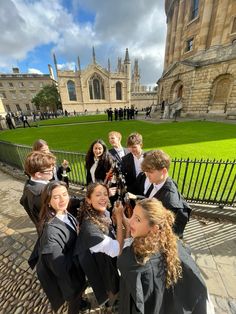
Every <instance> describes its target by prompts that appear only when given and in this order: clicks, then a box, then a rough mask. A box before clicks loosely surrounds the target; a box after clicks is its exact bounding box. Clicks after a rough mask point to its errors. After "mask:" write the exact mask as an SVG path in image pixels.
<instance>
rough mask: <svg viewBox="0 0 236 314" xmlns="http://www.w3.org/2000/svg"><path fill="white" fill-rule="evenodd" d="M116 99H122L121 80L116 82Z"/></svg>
mask: <svg viewBox="0 0 236 314" xmlns="http://www.w3.org/2000/svg"><path fill="white" fill-rule="evenodd" d="M116 99H117V100H122V84H121V82H117V83H116Z"/></svg>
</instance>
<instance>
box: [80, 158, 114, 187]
mask: <svg viewBox="0 0 236 314" xmlns="http://www.w3.org/2000/svg"><path fill="white" fill-rule="evenodd" d="M111 166H112V157H111V156H110V155H109V154H107V158H106V159H105V160H103V159H100V160H99V161H98V165H97V168H96V170H95V173H94V175H95V180H96V181H102V182H103V181H104V180H105V178H106V174H107V172H108V171H109V170H110V169H111ZM91 167H92V165H91ZM91 167H90V168H86V171H87V173H86V184H87V185H89V183H91V182H92V176H91V173H90V169H91Z"/></svg>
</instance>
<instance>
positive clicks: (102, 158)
mask: <svg viewBox="0 0 236 314" xmlns="http://www.w3.org/2000/svg"><path fill="white" fill-rule="evenodd" d="M108 138H109V143H110V144H111V145H112V148H111V149H110V150H108V149H107V146H106V144H105V143H104V141H102V140H100V139H99V140H96V141H94V142H93V143H92V144H91V146H90V148H89V150H88V152H87V154H86V171H87V177H86V178H87V188H86V195H85V198H79V197H70V196H69V193H68V184H66V183H65V182H62V181H59V180H52V179H53V173H54V172H55V168H56V158H55V157H54V155H53V154H51V153H50V151H49V149H48V150H46V151H42V150H41V151H33V152H32V153H31V154H29V155H28V156H27V158H26V161H25V172H26V174H28V176H29V179H28V180H27V182H26V184H25V187H24V192H23V196H22V198H21V204H22V205H23V206H24V208H25V209H26V211H27V213H28V214H29V216H30V218H31V219H32V221H33V222H34V224H35V226H36V229H37V231H38V240H37V243H36V244H35V247H34V250H33V252H32V254H31V257H30V259H29V264H30V266H31V267H32V268H34V267H35V266H36V270H37V275H38V278H39V281H40V283H41V285H42V287H43V289H44V291H45V293H46V295H47V297H48V299H49V301H50V303H51V306H52V309H53V310H54V311H55V312H56V311H57V310H58V309H59V308H60V307H61V306H62V304H64V303H65V301H67V302H68V313H69V314H74V313H80V311H81V310H83V309H85V308H89V302H88V301H87V300H86V299H84V291H85V289H86V287H87V285H88V284H89V285H90V286H91V287H92V289H93V292H94V295H95V297H96V300H97V302H98V304H99V306H104V307H105V308H106V307H111V306H112V308H113V309H114V310H115V309H117V308H118V312H119V313H120V314H133V313H137V314H138V313H143V314H144V313H148V314H152V313H153V314H154V313H155V314H156V313H160V314H164V313H168V314H169V313H177V314H178V313H181V314H182V313H193V314H205V313H206V314H212V313H214V308H213V306H212V303H211V302H210V299H209V296H208V293H207V288H206V285H205V283H204V281H203V279H202V277H201V275H200V272H199V270H198V268H197V266H196V264H195V262H194V261H193V259H192V257H191V255H190V254H189V253H188V251H187V250H186V249H185V247H184V245H183V243H182V240H181V239H180V238H181V237H182V236H183V232H184V228H185V225H186V223H187V221H188V219H189V215H190V211H191V209H190V207H189V206H188V204H187V202H186V201H185V200H184V199H183V197H182V196H181V194H180V193H179V192H178V189H177V186H176V184H175V183H174V181H173V180H172V179H171V178H170V177H169V176H168V169H169V166H170V158H169V156H168V155H167V154H165V153H164V152H163V151H161V150H155V151H150V152H147V153H144V152H143V150H142V145H143V143H142V136H141V134H139V133H132V134H130V135H129V137H128V139H127V147H128V149H126V148H123V147H122V146H121V134H120V133H119V132H110V133H109V135H108ZM114 161H116V163H118V164H119V167H120V169H121V172H122V173H123V175H124V177H125V179H126V184H127V191H128V192H131V193H134V194H139V195H141V196H142V197H143V199H142V200H140V201H137V202H136V204H135V206H134V208H133V214H132V217H131V218H129V219H128V218H127V217H126V215H125V213H124V206H123V204H122V202H121V201H120V200H117V201H116V202H114V203H113V206H112V208H109V207H111V202H110V198H111V196H114V195H115V194H116V189H115V187H113V188H110V187H109V186H108V184H106V183H107V182H106V181H107V180H106V179H107V173H108V172H109V171H110V169H112V165H113V163H114ZM67 166H68V165H67ZM54 179H55V178H54ZM51 180H52V181H51ZM35 185H38V188H32V187H35ZM29 187H30V188H29ZM108 208H109V211H108Z"/></svg>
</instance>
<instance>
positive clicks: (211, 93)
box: [158, 0, 236, 119]
mask: <svg viewBox="0 0 236 314" xmlns="http://www.w3.org/2000/svg"><path fill="white" fill-rule="evenodd" d="M165 12H166V16H167V36H166V47H165V62H164V71H163V75H162V77H161V78H160V79H159V81H158V83H159V102H160V103H161V102H162V101H165V102H166V104H167V103H168V104H169V105H170V106H171V105H172V104H173V106H174V103H176V102H180V101H181V105H178V108H179V109H178V110H180V111H181V115H183V116H186V115H188V116H190V115H193V116H220V117H224V118H229V119H233V118H235V117H236V105H235V104H236V83H235V82H236V80H235V76H236V1H235V0H166V1H165ZM180 107H181V108H180ZM173 108H174V107H173ZM170 112H171V108H170Z"/></svg>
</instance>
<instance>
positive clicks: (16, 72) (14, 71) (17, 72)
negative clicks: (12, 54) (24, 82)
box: [12, 67, 20, 74]
mask: <svg viewBox="0 0 236 314" xmlns="http://www.w3.org/2000/svg"><path fill="white" fill-rule="evenodd" d="M12 71H13V73H14V74H19V73H20V70H19V68H17V67H16V68H12Z"/></svg>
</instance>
